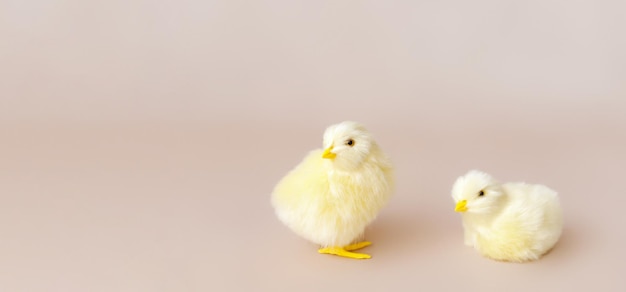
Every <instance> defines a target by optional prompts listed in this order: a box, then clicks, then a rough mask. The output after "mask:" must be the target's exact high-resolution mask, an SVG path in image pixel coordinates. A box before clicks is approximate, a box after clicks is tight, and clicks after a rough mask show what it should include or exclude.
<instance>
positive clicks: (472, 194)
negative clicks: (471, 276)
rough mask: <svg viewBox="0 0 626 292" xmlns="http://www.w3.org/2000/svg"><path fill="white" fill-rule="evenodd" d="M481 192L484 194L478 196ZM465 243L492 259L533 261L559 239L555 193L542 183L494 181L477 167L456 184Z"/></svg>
mask: <svg viewBox="0 0 626 292" xmlns="http://www.w3.org/2000/svg"><path fill="white" fill-rule="evenodd" d="M481 194H482V195H481ZM453 197H454V198H455V200H456V201H457V207H456V211H458V212H463V227H464V229H465V244H466V245H469V246H473V247H475V248H476V249H477V250H478V251H479V252H480V253H481V254H483V255H485V256H487V257H489V258H492V259H496V260H503V261H514V262H523V261H530V260H536V259H538V258H539V257H541V256H542V255H543V254H545V253H546V252H548V251H549V250H550V249H551V248H552V247H553V246H554V245H555V244H556V242H557V241H558V239H559V237H560V235H561V230H562V227H563V220H562V211H561V207H560V204H559V198H558V195H557V193H556V192H555V191H553V190H551V189H550V188H548V187H546V186H543V185H532V184H526V183H505V184H499V183H497V182H495V181H494V180H493V179H492V178H491V177H490V176H489V175H487V174H485V173H481V172H477V171H473V172H470V173H468V174H467V175H466V176H464V177H461V178H459V179H458V180H457V182H456V183H455V186H454V188H453Z"/></svg>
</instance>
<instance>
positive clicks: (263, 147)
mask: <svg viewBox="0 0 626 292" xmlns="http://www.w3.org/2000/svg"><path fill="white" fill-rule="evenodd" d="M625 10H626V2H624V1H618V0H614V1H608V0H599V1H553V0H547V1H546V0H543V1H535V0H531V1H508V0H507V1H495V0H476V1H460V0H443V1H354V0H347V1H325V0H322V1H287V0H274V1H238V0H233V1H210V0H209V1H200V0H181V1H163V0H155V1H118V0H113V1H77V0H66V1H60V0H19V1H18V0H0V291H346V290H359V291H383V290H384V291H395V290H398V291H416V290H424V291H448V290H453V289H455V290H458V291H466V290H467V291H502V290H507V291H550V290H553V291H565V290H570V291H572V290H574V291H589V290H597V291H622V290H623V287H624V285H625V284H626V281H625V280H624V277H623V265H624V262H625V260H626V252H625V251H624V246H626V230H625V228H624V222H626V221H625V218H624V215H623V214H624V204H626V200H625V199H624V195H625V193H624V188H623V185H624V184H623V180H624V174H625V169H624V165H626V151H624V149H626V37H625V36H626V20H625V18H624V13H623V12H624V11H625ZM343 120H356V121H359V122H361V123H363V124H365V125H366V126H367V127H368V129H370V131H371V132H373V133H374V135H375V137H376V139H377V140H378V142H379V144H380V145H381V146H382V148H383V149H384V150H385V151H386V152H387V153H388V154H389V155H390V156H391V158H392V160H393V162H394V165H395V167H396V176H397V178H396V179H397V190H396V193H395V195H394V198H393V199H392V200H391V202H390V203H389V205H388V206H387V208H386V209H384V211H383V212H382V213H381V214H380V216H379V218H378V219H377V221H376V222H375V223H374V224H372V225H371V226H370V227H369V228H368V230H367V232H366V238H367V239H368V240H370V241H372V242H373V243H374V244H373V245H372V246H371V247H368V248H366V249H364V252H367V253H369V254H371V255H372V256H373V258H372V259H371V260H367V261H355V260H349V259H343V258H338V257H333V256H327V255H319V254H317V251H316V250H317V247H316V246H315V245H314V244H311V243H308V242H306V241H305V240H303V239H301V238H298V237H297V236H296V235H294V234H293V233H292V232H291V231H290V230H288V229H287V228H286V227H284V226H283V225H282V224H281V223H280V222H279V221H278V220H277V219H276V218H275V216H274V213H273V210H272V208H271V205H270V203H269V198H270V193H271V191H272V188H273V186H274V184H275V183H276V182H278V180H279V179H280V178H281V177H282V175H284V174H285V173H286V172H287V171H289V170H290V169H291V168H292V167H294V166H295V165H296V164H297V163H298V162H299V161H300V159H302V158H303V156H304V155H305V153H306V152H307V151H309V150H312V149H315V148H319V147H321V140H322V133H323V131H324V129H325V128H326V127H327V126H329V125H331V124H333V123H336V122H340V121H343ZM470 169H481V170H484V171H487V172H489V173H491V174H492V175H494V176H495V177H496V178H498V179H500V180H502V181H527V182H532V183H543V184H546V185H548V186H550V187H551V188H553V189H555V190H557V191H558V192H559V193H560V196H561V201H562V205H563V208H564V213H565V222H566V225H565V230H564V233H563V236H562V238H561V241H560V242H559V243H558V244H557V246H556V247H555V249H554V250H553V251H552V252H550V253H549V254H548V255H546V256H545V257H544V258H542V259H541V260H539V261H537V262H532V263H525V264H512V263H503V262H495V261H491V260H488V259H486V258H483V257H481V256H480V255H479V254H478V253H476V252H475V251H474V250H473V249H471V248H468V247H466V246H464V245H463V239H462V238H463V237H462V228H461V222H460V218H459V216H458V214H455V213H454V212H453V208H454V203H453V201H452V199H451V197H450V188H451V185H452V183H453V182H454V180H455V179H456V177H458V176H459V175H462V174H464V173H465V172H467V171H468V170H470Z"/></svg>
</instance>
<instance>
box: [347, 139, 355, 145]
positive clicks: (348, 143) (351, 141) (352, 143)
mask: <svg viewBox="0 0 626 292" xmlns="http://www.w3.org/2000/svg"><path fill="white" fill-rule="evenodd" d="M346 145H348V146H350V147H352V146H354V140H352V139H348V141H346Z"/></svg>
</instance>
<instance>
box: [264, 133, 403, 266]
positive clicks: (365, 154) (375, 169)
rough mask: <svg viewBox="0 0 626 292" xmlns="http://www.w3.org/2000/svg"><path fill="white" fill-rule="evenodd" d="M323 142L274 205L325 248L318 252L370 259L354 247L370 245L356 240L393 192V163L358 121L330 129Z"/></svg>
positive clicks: (282, 185)
mask: <svg viewBox="0 0 626 292" xmlns="http://www.w3.org/2000/svg"><path fill="white" fill-rule="evenodd" d="M323 145H324V148H325V150H321V149H319V150H314V151H312V152H310V153H309V154H308V155H307V156H306V157H305V158H304V160H303V161H302V162H301V163H300V164H299V165H298V166H296V168H295V169H293V170H292V171H291V172H289V173H288V174H287V175H286V176H285V177H284V178H283V179H282V180H281V181H280V182H279V183H278V184H277V185H276V187H275V189H274V192H273V194H272V205H273V206H274V208H275V210H276V214H277V216H278V218H279V219H280V220H281V221H282V222H283V223H284V224H285V225H287V226H288V227H289V228H291V229H292V230H293V231H294V232H295V233H297V234H298V235H300V236H302V237H304V238H305V239H307V240H309V241H311V242H314V243H316V244H319V245H320V246H321V248H320V249H319V250H318V252H319V253H323V254H333V255H338V256H343V257H349V258H355V259H368V258H370V255H367V254H363V253H356V252H353V251H355V250H358V249H360V248H363V247H366V246H368V245H370V244H371V243H370V242H368V241H362V242H357V240H358V239H360V238H362V236H363V234H364V232H365V227H366V226H368V225H369V224H370V223H371V222H372V221H373V220H374V219H375V218H376V216H377V215H378V212H379V211H380V209H381V208H382V207H383V206H384V205H385V204H386V203H387V201H388V199H389V197H390V195H391V193H392V188H393V178H392V176H393V173H392V166H391V163H390V161H389V159H388V158H387V156H386V155H385V154H384V153H383V151H382V150H381V149H380V147H379V146H378V144H376V142H375V141H374V139H373V137H372V135H371V134H370V133H369V132H368V131H367V130H366V129H365V128H364V127H363V126H362V125H360V124H358V123H355V122H342V123H340V124H336V125H332V126H330V127H328V128H327V129H326V132H325V133H324V141H323Z"/></svg>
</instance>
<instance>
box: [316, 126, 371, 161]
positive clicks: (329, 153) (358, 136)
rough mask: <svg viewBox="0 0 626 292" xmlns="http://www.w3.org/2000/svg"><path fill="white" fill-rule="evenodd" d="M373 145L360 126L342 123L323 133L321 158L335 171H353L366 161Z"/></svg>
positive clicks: (367, 134)
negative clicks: (327, 161) (330, 163)
mask: <svg viewBox="0 0 626 292" xmlns="http://www.w3.org/2000/svg"><path fill="white" fill-rule="evenodd" d="M375 145H376V144H375V142H374V139H373V137H372V135H371V134H370V133H369V132H368V131H367V130H366V129H365V127H363V126H362V125H361V124H358V123H356V122H350V121H347V122H342V123H339V124H336V125H332V126H330V127H328V128H327V129H326V131H325V132H324V149H325V150H324V153H323V154H322V158H325V159H328V160H329V161H331V162H332V164H333V167H334V168H336V169H341V170H346V171H349V170H354V169H357V168H359V167H360V166H361V165H362V164H363V162H364V161H366V159H367V157H368V156H369V155H370V154H371V152H372V148H373V147H375Z"/></svg>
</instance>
